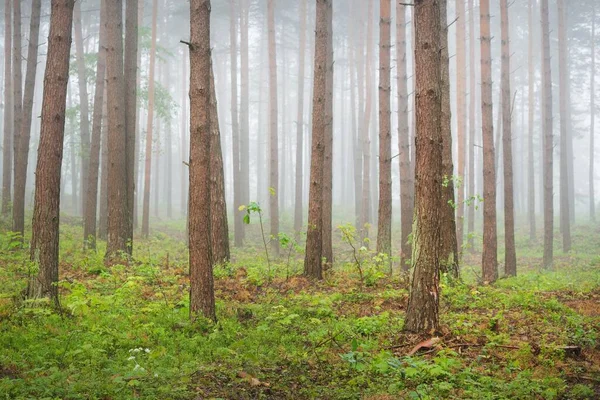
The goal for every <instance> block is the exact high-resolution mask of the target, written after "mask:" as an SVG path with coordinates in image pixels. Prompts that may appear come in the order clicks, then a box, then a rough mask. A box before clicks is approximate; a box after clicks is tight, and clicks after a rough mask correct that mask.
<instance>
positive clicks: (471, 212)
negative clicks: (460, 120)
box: [467, 0, 477, 252]
mask: <svg viewBox="0 0 600 400" xmlns="http://www.w3.org/2000/svg"><path fill="white" fill-rule="evenodd" d="M468 7H469V188H468V199H469V203H472V201H473V198H474V196H475V121H476V116H475V109H476V107H475V104H476V97H475V91H476V87H477V86H476V83H477V82H476V73H475V65H476V63H477V60H476V59H475V41H476V34H475V16H476V13H475V6H474V5H473V0H469V4H468ZM467 218H468V225H467V236H468V238H467V247H468V248H469V250H470V251H471V252H473V251H474V250H475V238H474V236H475V206H474V205H473V204H469V206H468V214H467Z"/></svg>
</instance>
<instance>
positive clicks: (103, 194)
mask: <svg viewBox="0 0 600 400" xmlns="http://www.w3.org/2000/svg"><path fill="white" fill-rule="evenodd" d="M104 12H105V13H106V6H105V9H104ZM104 26H105V29H104V31H105V36H104V37H105V38H106V39H107V40H108V36H107V35H106V24H104ZM107 50H108V49H107V48H106V47H105V48H104V51H105V52H106V53H108V51H107ZM107 86H108V85H107V84H106V83H105V84H104V95H103V97H104V99H103V101H102V128H101V130H102V145H101V149H102V154H101V161H102V171H101V172H102V175H101V176H100V196H99V198H98V201H99V202H100V206H99V207H98V208H99V213H98V214H99V215H98V238H100V239H102V240H106V238H107V236H108V235H107V228H108V90H107Z"/></svg>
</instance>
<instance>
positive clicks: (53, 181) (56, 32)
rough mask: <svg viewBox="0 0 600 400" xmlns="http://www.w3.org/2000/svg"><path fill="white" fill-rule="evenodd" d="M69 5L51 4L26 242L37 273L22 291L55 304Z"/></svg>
mask: <svg viewBox="0 0 600 400" xmlns="http://www.w3.org/2000/svg"><path fill="white" fill-rule="evenodd" d="M74 3H75V1H74V0H52V2H51V14H50V33H49V35H48V52H47V58H46V72H45V76H44V94H43V100H42V121H41V122H42V123H41V131H40V144H39V146H38V162H37V167H36V180H35V201H34V207H33V227H32V232H33V236H32V240H31V260H32V261H34V262H36V263H37V265H38V266H39V272H38V274H37V276H35V277H33V278H32V279H31V280H30V281H29V287H28V289H27V292H28V297H29V298H39V297H49V298H51V299H52V300H53V301H54V303H55V304H56V305H58V285H57V283H58V226H59V220H60V172H61V165H62V155H63V138H64V133H65V113H66V100H67V84H68V82H69V80H68V76H69V56H70V52H71V32H72V28H73V6H74Z"/></svg>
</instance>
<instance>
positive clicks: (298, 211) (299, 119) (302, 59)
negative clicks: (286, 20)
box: [294, 0, 307, 232]
mask: <svg viewBox="0 0 600 400" xmlns="http://www.w3.org/2000/svg"><path fill="white" fill-rule="evenodd" d="M306 1H307V0H301V1H300V29H299V31H298V32H299V33H300V39H299V43H300V45H299V46H300V47H299V55H298V111H297V113H296V190H295V196H296V197H295V199H294V230H295V231H296V232H299V231H300V229H301V228H302V223H303V220H302V219H303V211H304V207H303V201H302V200H303V197H304V195H303V192H302V187H303V183H304V178H303V174H302V167H303V164H302V162H303V157H304V152H303V150H304V68H305V64H306Z"/></svg>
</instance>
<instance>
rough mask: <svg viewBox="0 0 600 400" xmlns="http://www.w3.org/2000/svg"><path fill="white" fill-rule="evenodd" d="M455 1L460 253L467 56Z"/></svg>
mask: <svg viewBox="0 0 600 400" xmlns="http://www.w3.org/2000/svg"><path fill="white" fill-rule="evenodd" d="M455 1H456V18H457V21H456V24H457V25H456V123H457V140H458V157H457V161H458V171H457V172H458V182H457V185H456V186H455V190H456V207H457V208H456V240H457V242H456V246H457V249H458V252H459V253H458V254H457V256H458V257H460V254H461V253H462V244H463V237H464V219H465V184H464V182H465V156H466V150H465V146H466V143H467V93H466V89H467V56H466V50H465V46H466V32H465V31H466V14H465V0H455Z"/></svg>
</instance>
